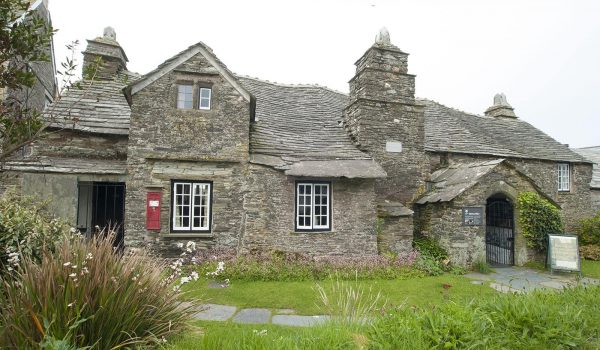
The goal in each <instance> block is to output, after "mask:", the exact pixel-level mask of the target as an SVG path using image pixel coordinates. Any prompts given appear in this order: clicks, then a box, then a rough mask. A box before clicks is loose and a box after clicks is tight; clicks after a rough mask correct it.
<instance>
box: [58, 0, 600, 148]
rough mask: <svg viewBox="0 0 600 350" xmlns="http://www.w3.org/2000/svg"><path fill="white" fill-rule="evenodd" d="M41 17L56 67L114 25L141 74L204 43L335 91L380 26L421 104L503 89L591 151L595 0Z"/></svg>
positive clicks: (82, 1)
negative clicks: (51, 36) (49, 29)
mask: <svg viewBox="0 0 600 350" xmlns="http://www.w3.org/2000/svg"><path fill="white" fill-rule="evenodd" d="M50 11H51V14H52V20H53V24H54V27H55V28H56V29H58V30H59V31H58V33H57V34H56V36H55V48H56V58H57V60H58V61H59V62H60V61H62V60H64V57H65V56H66V55H67V50H66V49H65V45H66V44H68V43H69V42H71V41H73V40H76V39H78V40H79V41H80V42H81V46H80V50H79V51H81V50H83V49H84V48H85V39H92V38H94V37H96V36H99V35H102V31H103V28H104V27H105V26H112V27H114V28H115V30H116V33H117V41H118V42H119V43H120V44H121V46H122V47H123V49H124V50H125V52H126V53H127V56H128V58H129V61H130V62H129V64H128V68H129V70H132V71H135V72H138V73H142V74H143V73H146V72H148V71H150V70H152V69H154V68H155V67H156V66H157V65H158V64H160V63H161V62H163V61H165V60H166V59H168V58H169V57H171V56H173V55H175V54H177V53H178V52H180V51H182V50H183V49H185V48H187V47H188V46H190V45H192V44H194V43H196V42H198V41H202V42H204V43H205V44H207V45H208V46H210V47H211V48H212V49H213V51H214V52H215V54H216V55H217V56H218V57H219V58H220V59H221V61H223V62H224V63H225V64H226V65H227V66H228V67H229V68H230V69H231V70H232V71H233V72H235V73H238V74H244V75H249V76H253V77H259V78H261V79H266V80H271V81H277V82H281V83H294V84H297V83H303V84H305V83H311V84H319V85H325V86H328V87H330V88H333V89H336V90H339V91H342V92H348V83H347V82H348V80H350V78H352V76H353V75H354V62H355V61H356V60H357V59H358V58H359V57H360V56H362V54H363V53H364V52H365V51H366V50H367V49H368V48H369V47H370V46H371V45H372V43H373V42H374V38H375V35H376V34H377V32H378V31H379V29H380V28H381V27H382V26H385V27H387V28H388V30H389V32H390V36H391V39H392V43H393V44H395V45H396V46H398V47H399V48H400V49H402V50H403V51H405V52H408V53H410V54H411V55H410V56H409V73H412V74H416V75H417V79H416V90H417V96H418V97H424V98H429V99H432V100H435V101H438V102H440V103H443V104H445V105H448V106H450V107H454V108H457V109H460V110H464V111H467V112H470V113H476V114H483V112H484V111H485V109H486V108H487V107H489V106H490V105H491V104H492V99H493V96H494V94H495V93H498V92H504V93H505V94H506V96H507V98H508V102H509V103H510V104H512V106H513V107H514V108H515V112H516V114H517V116H518V117H519V118H521V119H523V120H526V121H528V122H529V123H531V124H533V125H534V126H536V127H537V128H539V129H541V130H543V131H544V132H546V133H547V134H549V135H550V136H552V137H554V138H555V139H557V140H558V141H559V142H562V143H567V144H570V145H571V147H585V146H593V145H600V112H599V110H600V106H599V104H600V1H597V0H589V1H583V0H582V1H579V0H564V1H550V0H533V1H532V0H528V1H524V0H509V1H507V0H502V1H481V0H472V1H463V0H452V1H448V0H436V1H433V0H432V1H423V0H421V1H416V0H415V1H398V0H396V1H384V0H365V1H363V0H361V1H358V0H356V1H349V0H345V1H328V0H319V1H311V0H302V1H282V0H274V1H262V0H252V1H225V0H217V1H191V0H190V1H183V0H170V1H160V2H159V1H156V2H155V1H148V0H146V1H143V0H127V1H125V0H119V1H115V0H50ZM80 62H81V61H80Z"/></svg>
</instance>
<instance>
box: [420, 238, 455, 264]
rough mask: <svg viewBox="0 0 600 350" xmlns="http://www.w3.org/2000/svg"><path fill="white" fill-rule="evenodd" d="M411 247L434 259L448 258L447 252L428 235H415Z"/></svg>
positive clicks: (442, 259)
mask: <svg viewBox="0 0 600 350" xmlns="http://www.w3.org/2000/svg"><path fill="white" fill-rule="evenodd" d="M413 247H414V248H415V249H417V250H418V251H419V252H420V253H421V254H422V255H427V256H430V257H431V258H433V259H434V260H435V261H444V260H446V259H448V252H447V251H446V249H444V248H442V246H440V244H439V243H438V242H437V241H436V240H434V239H431V238H429V237H415V239H414V240H413Z"/></svg>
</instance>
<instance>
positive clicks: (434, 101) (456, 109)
mask: <svg viewBox="0 0 600 350" xmlns="http://www.w3.org/2000/svg"><path fill="white" fill-rule="evenodd" d="M415 99H416V100H419V101H427V102H432V103H435V104H437V105H440V106H442V107H444V108H448V109H451V110H453V111H456V112H460V113H462V114H466V115H468V116H472V117H479V118H485V119H494V118H493V117H488V116H486V115H481V114H477V113H471V112H467V111H464V110H462V109H458V108H455V107H450V106H448V105H445V104H443V103H441V102H438V101H436V100H433V99H430V98H426V97H415ZM517 120H519V119H517Z"/></svg>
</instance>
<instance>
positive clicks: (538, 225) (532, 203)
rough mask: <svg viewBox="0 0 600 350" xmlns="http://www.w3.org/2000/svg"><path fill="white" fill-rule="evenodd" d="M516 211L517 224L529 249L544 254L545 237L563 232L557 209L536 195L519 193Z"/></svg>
mask: <svg viewBox="0 0 600 350" xmlns="http://www.w3.org/2000/svg"><path fill="white" fill-rule="evenodd" d="M517 209H518V210H519V224H520V225H521V229H522V231H523V236H525V239H526V240H527V245H528V246H529V247H530V248H534V249H535V250H537V251H539V252H545V251H546V235H547V234H549V233H562V232H563V231H564V227H563V223H562V220H561V218H560V211H559V210H558V208H557V207H555V206H554V205H553V204H552V203H550V202H549V201H548V200H546V199H544V198H542V197H540V195H538V194H537V193H534V192H522V193H520V194H519V196H518V197H517Z"/></svg>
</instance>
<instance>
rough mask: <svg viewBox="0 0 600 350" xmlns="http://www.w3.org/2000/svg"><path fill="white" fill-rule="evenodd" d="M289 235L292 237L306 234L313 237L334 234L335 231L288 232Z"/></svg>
mask: <svg viewBox="0 0 600 350" xmlns="http://www.w3.org/2000/svg"><path fill="white" fill-rule="evenodd" d="M290 234H292V235H302V234H308V235H314V234H317V235H318V234H335V231H292V232H290Z"/></svg>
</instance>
